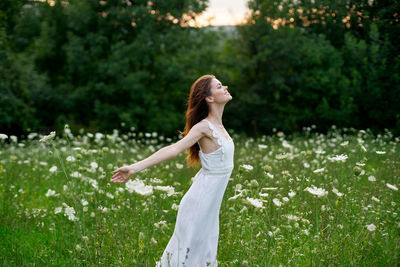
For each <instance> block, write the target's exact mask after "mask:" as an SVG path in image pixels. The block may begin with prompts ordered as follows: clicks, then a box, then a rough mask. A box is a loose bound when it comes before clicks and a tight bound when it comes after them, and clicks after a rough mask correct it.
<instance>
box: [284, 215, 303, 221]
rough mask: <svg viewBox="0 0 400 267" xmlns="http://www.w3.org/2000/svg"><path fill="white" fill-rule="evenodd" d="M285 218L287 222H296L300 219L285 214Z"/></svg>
mask: <svg viewBox="0 0 400 267" xmlns="http://www.w3.org/2000/svg"><path fill="white" fill-rule="evenodd" d="M285 217H286V218H287V219H288V220H293V221H298V220H299V219H300V218H299V217H297V216H296V215H292V214H287V215H285Z"/></svg>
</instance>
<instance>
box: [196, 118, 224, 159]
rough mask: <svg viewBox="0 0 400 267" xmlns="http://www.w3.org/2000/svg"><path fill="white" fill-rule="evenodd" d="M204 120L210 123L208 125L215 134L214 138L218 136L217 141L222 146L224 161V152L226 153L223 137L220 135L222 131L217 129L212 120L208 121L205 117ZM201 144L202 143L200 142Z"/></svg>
mask: <svg viewBox="0 0 400 267" xmlns="http://www.w3.org/2000/svg"><path fill="white" fill-rule="evenodd" d="M203 121H206V122H207V123H208V127H209V128H210V129H211V131H212V136H214V138H217V143H218V145H220V146H221V152H222V153H221V161H223V160H224V153H225V151H224V146H223V145H222V138H223V137H222V136H221V135H220V133H219V132H218V131H217V129H216V128H215V127H214V125H213V124H212V123H211V122H210V121H208V120H207V119H203ZM199 146H200V144H199Z"/></svg>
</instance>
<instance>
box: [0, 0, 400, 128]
mask: <svg viewBox="0 0 400 267" xmlns="http://www.w3.org/2000/svg"><path fill="white" fill-rule="evenodd" d="M206 6H207V1H206V0H179V1H178V0H169V1H162V0H154V1H130V0H103V1H98V0H85V1H82V0H64V1H60V0H55V1H50V0H49V1H47V2H46V1H29V0H2V1H1V3H0V7H1V9H0V10H1V11H0V132H2V133H9V134H16V135H21V134H26V133H28V132H29V131H48V130H50V129H61V128H62V127H63V125H64V124H65V123H68V124H69V125H70V126H71V128H72V130H74V129H75V130H77V129H79V128H81V127H84V128H87V129H88V130H90V131H106V132H109V131H111V130H112V129H115V128H116V129H120V130H121V131H124V130H128V129H130V127H135V129H137V130H139V131H147V132H153V131H157V132H159V133H160V134H164V135H167V136H170V135H176V134H177V133H178V130H182V129H183V127H184V112H185V109H186V100H187V97H188V94H189V89H190V86H191V84H192V83H193V82H194V81H195V79H196V78H198V77H199V76H200V75H203V74H206V73H212V74H215V75H216V76H217V78H218V79H220V80H221V81H222V82H223V83H224V84H227V85H229V88H230V91H231V94H232V95H233V101H231V102H230V103H229V104H228V105H227V106H226V108H225V116H224V123H225V125H226V126H227V127H228V128H233V129H235V130H237V131H238V132H246V133H247V134H250V135H254V134H257V133H262V134H268V133H269V132H270V131H271V130H272V129H273V128H276V129H280V130H283V131H285V132H293V131H299V130H301V129H302V127H304V126H310V125H312V124H314V125H316V126H317V128H318V130H320V131H325V130H327V129H328V127H330V126H331V125H332V124H335V125H337V126H339V127H355V128H371V129H373V130H376V131H381V130H383V129H384V128H388V129H391V130H393V131H394V132H395V133H396V134H400V105H399V104H398V103H400V83H399V80H400V77H399V75H400V53H399V48H400V47H399V45H398V44H399V36H400V28H399V27H400V26H399V25H400V24H399V10H400V4H399V3H398V2H397V1H385V0H384V1H372V0H370V1H366V0H362V1H326V0H322V1H317V0H315V1H295V0H292V1H283V0H282V1H281V0H274V1H273V0H251V1H249V8H250V11H251V14H250V16H249V17H248V20H247V23H246V24H244V25H240V26H237V27H204V28H195V27H191V26H189V25H190V22H191V21H192V20H193V18H194V17H195V16H196V15H197V14H199V13H200V12H202V11H204V10H205V8H206ZM122 122H123V124H122V125H123V126H122V125H121V123H122Z"/></svg>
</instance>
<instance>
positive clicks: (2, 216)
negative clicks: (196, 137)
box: [0, 127, 400, 266]
mask: <svg viewBox="0 0 400 267" xmlns="http://www.w3.org/2000/svg"><path fill="white" fill-rule="evenodd" d="M231 136H232V137H233V139H234V142H235V169H234V170H233V172H232V176H231V179H230V181H229V183H228V186H227V189H226V192H225V195H224V199H223V202H222V205H221V211H220V235H219V247H218V263H219V266H398V263H399V262H400V259H399V256H400V255H399V254H400V253H399V251H400V238H399V236H400V217H399V214H398V213H399V211H400V209H399V207H400V191H398V188H399V187H400V165H399V164H400V152H399V148H400V147H399V142H400V138H398V137H394V136H392V134H391V133H390V132H389V131H385V134H381V135H377V136H375V135H373V134H372V133H371V132H370V131H369V130H366V131H357V130H354V129H341V130H338V129H336V128H335V127H332V129H331V131H330V132H329V133H328V134H326V135H323V134H319V133H316V132H314V131H313V129H311V128H308V129H305V130H304V132H303V133H302V134H300V135H292V136H285V134H283V133H281V132H278V133H275V134H274V135H272V136H261V137H259V138H257V139H254V138H247V137H244V136H239V135H237V134H235V133H233V132H231ZM40 137H41V136H38V135H36V134H34V133H33V134H31V135H30V136H29V138H28V139H27V140H20V141H16V140H14V141H12V140H11V141H8V140H9V139H5V140H3V141H0V142H1V143H0V147H1V149H0V164H1V166H0V170H1V171H0V196H1V209H0V240H1V241H0V265H1V266H34V265H35V266H49V265H57V266H70V265H74V266H76V265H80V266H100V265H104V266H154V265H155V262H156V261H157V260H159V259H160V257H161V255H162V253H163V251H164V249H165V247H166V245H167V243H168V241H169V239H170V237H171V235H172V232H173V230H174V226H175V220H176V215H177V205H179V203H180V200H181V198H182V196H183V195H184V194H185V193H186V191H187V190H188V189H189V187H190V185H191V183H192V179H191V178H192V177H194V175H195V174H196V172H197V171H198V169H199V168H200V166H199V167H198V168H186V167H182V166H181V164H184V163H185V159H184V158H185V156H186V155H185V154H184V153H181V154H180V155H179V156H178V157H177V158H175V159H173V160H170V161H167V162H164V163H161V164H159V165H157V166H154V167H151V168H149V169H147V170H145V171H142V172H140V173H138V174H136V175H135V176H134V177H132V178H131V179H139V180H141V181H143V182H144V183H145V184H146V185H150V186H153V193H152V194H150V195H140V194H138V193H136V192H134V191H133V192H130V191H129V190H128V189H127V187H126V184H114V183H110V182H109V180H110V178H111V176H112V171H113V170H114V169H116V168H117V167H120V166H122V165H125V164H131V163H133V162H136V161H138V160H141V159H144V158H145V157H147V156H150V155H151V154H152V153H154V152H155V151H157V150H158V149H160V148H161V147H163V146H165V145H167V144H169V143H170V142H173V141H172V140H170V139H168V140H166V139H165V138H163V137H162V136H158V135H157V134H156V133H152V134H150V133H147V134H143V133H140V134H139V133H134V132H130V133H128V134H119V133H118V131H114V133H113V134H112V135H102V134H97V135H96V134H91V133H85V132H83V131H80V133H79V134H78V135H72V134H71V132H70V131H69V129H68V128H67V129H66V131H65V132H64V133H62V134H57V136H56V138H55V139H54V140H50V141H48V142H44V143H43V142H39V141H38V140H39V138H40ZM337 155H342V156H341V157H336V158H334V157H335V156H337ZM67 159H68V160H67ZM73 159H75V161H73ZM335 159H339V160H335ZM340 159H341V160H340ZM71 160H72V161H71ZM247 165H250V166H247ZM54 166H56V167H54ZM251 167H253V168H251ZM316 170H317V171H316ZM315 171H316V172H315ZM157 185H158V186H160V185H162V186H167V185H169V186H172V187H173V188H174V194H172V195H170V196H168V194H167V192H165V191H161V190H156V186H157ZM312 186H315V187H317V188H319V189H320V190H321V192H324V191H323V190H325V191H326V192H327V194H326V195H321V196H318V195H315V194H313V193H310V192H309V191H307V188H311V187H312ZM334 188H335V189H336V190H337V191H335V192H336V193H335V192H333V191H332V190H334ZM396 189H397V190H396ZM49 190H50V191H49ZM131 191H132V190H131ZM311 192H313V191H311ZM289 193H290V194H289ZM46 194H47V196H46ZM238 194H240V195H239V196H237V197H235V198H234V199H230V198H232V197H234V196H236V195H238ZM260 194H261V195H260ZM229 199H230V200H229ZM274 199H275V200H274ZM252 203H256V204H255V205H253V204H252ZM257 203H258V204H257ZM261 204H262V207H260V205H261ZM71 208H73V210H74V211H75V214H73V213H71V212H70V216H68V210H70V211H71V210H72V209H71ZM55 211H60V212H59V213H57V214H55ZM75 217H76V220H74V218H75Z"/></svg>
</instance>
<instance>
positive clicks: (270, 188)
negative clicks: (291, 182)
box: [261, 187, 278, 190]
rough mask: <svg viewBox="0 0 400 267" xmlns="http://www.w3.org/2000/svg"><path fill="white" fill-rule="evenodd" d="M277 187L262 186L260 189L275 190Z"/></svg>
mask: <svg viewBox="0 0 400 267" xmlns="http://www.w3.org/2000/svg"><path fill="white" fill-rule="evenodd" d="M277 189H278V187H263V188H261V190H277Z"/></svg>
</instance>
